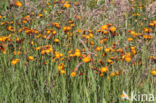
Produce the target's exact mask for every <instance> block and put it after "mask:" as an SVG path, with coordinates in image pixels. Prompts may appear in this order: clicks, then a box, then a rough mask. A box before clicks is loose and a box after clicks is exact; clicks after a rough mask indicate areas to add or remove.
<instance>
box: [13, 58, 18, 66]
mask: <svg viewBox="0 0 156 103" xmlns="http://www.w3.org/2000/svg"><path fill="white" fill-rule="evenodd" d="M18 62H19V59H13V60H11V65H15V64H16V63H18Z"/></svg>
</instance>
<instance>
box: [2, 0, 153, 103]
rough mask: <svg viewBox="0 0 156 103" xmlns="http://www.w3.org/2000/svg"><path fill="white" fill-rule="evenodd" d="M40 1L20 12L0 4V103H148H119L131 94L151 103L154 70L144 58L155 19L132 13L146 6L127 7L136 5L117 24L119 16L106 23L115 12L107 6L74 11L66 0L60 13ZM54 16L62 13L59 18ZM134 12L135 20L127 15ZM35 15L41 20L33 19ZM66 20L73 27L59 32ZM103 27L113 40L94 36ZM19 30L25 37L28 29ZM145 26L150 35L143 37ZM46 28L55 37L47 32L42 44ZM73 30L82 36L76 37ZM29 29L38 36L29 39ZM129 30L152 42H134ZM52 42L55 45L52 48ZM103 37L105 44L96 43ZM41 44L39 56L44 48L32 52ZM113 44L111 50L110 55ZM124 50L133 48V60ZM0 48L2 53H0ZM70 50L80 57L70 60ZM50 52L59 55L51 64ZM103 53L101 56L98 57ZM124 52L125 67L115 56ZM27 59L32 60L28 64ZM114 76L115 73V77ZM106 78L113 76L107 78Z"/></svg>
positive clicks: (150, 52) (85, 4)
mask: <svg viewBox="0 0 156 103" xmlns="http://www.w3.org/2000/svg"><path fill="white" fill-rule="evenodd" d="M41 1H42V0H33V1H32V2H31V3H30V5H28V7H25V6H24V2H23V1H22V3H23V6H22V7H16V6H13V7H12V8H10V9H7V8H8V6H9V2H8V1H7V0H6V1H0V8H1V10H0V15H1V16H2V17H1V18H0V23H4V22H5V21H8V22H9V23H6V24H4V25H2V24H1V26H0V103H148V101H142V102H140V101H129V100H123V99H122V98H121V97H120V96H121V94H122V92H123V91H125V92H126V93H127V94H128V95H129V96H130V95H131V92H135V93H136V94H137V93H139V94H153V95H154V96H155V101H152V102H151V103H155V102H156V91H155V87H156V76H154V75H152V74H151V71H152V70H154V69H156V62H155V61H156V60H155V59H152V58H150V56H155V57H156V28H155V27H154V26H153V27H152V26H149V23H151V22H152V20H156V17H155V16H152V15H150V16H149V13H147V12H145V8H144V7H142V9H138V8H137V7H138V6H139V5H141V4H147V1H146V0H144V1H140V2H135V1H139V0H135V1H134V2H133V3H134V4H136V6H134V8H133V11H130V12H127V13H126V15H125V18H126V20H125V21H124V22H123V23H121V22H119V21H118V18H119V17H114V18H115V19H116V21H115V22H113V20H112V19H113V18H111V19H110V18H109V15H111V14H114V13H115V10H114V9H115V7H116V6H115V5H113V4H111V7H110V8H109V9H108V10H107V11H105V6H104V1H103V0H101V1H100V2H97V1H96V0H95V1H92V0H89V1H86V2H85V1H84V2H83V1H81V2H80V4H79V5H78V6H74V3H75V2H76V0H69V2H70V3H71V5H70V7H69V8H63V4H60V3H58V4H54V3H53V1H49V2H48V3H49V4H46V3H45V2H43V3H41ZM151 1H152V0H151ZM133 3H132V2H131V4H133ZM58 11H62V13H61V14H59V13H58ZM95 11H96V12H95ZM96 13H97V14H96ZM137 13H140V14H141V15H140V16H134V15H133V14H135V15H136V14H137ZM39 14H42V15H43V16H42V17H40V18H39V17H38V15H39ZM27 15H29V16H30V18H29V19H28V20H26V21H27V23H22V21H23V20H24V18H23V17H25V16H27ZM116 15H117V14H116ZM76 16H81V19H77V17H76ZM69 20H72V21H73V24H74V25H75V26H74V27H72V29H71V30H69V34H68V33H66V32H64V31H63V27H65V26H70V24H69V23H68V21H69ZM11 22H13V23H11ZM54 22H58V23H60V28H57V27H55V26H52V23H54ZM18 23H20V24H18ZM108 23H111V24H112V26H115V27H116V31H115V33H117V34H118V35H117V36H113V35H114V34H113V33H112V32H110V30H107V31H108V34H106V35H104V34H102V33H101V32H100V33H99V32H97V30H100V29H101V26H102V25H106V24H108ZM141 24H142V25H141ZM9 26H12V27H13V28H14V31H13V32H12V31H9V30H8V27H9ZM23 27H27V28H29V30H30V31H31V32H30V33H27V30H28V29H23ZM146 27H148V28H150V29H151V30H152V31H151V32H149V33H147V32H144V31H143V30H144V28H146ZM20 29H21V30H22V31H21V32H19V30H20ZM47 29H53V31H54V30H55V31H56V32H57V33H56V35H55V36H54V35H53V34H52V32H51V34H52V36H51V38H50V39H49V40H47V39H46V38H47V36H48V35H50V34H47ZM78 29H81V30H82V32H81V33H78V32H77V30H78ZM109 29H110V28H109ZM34 30H38V31H39V33H36V34H35V33H34V32H32V31H34ZM89 30H91V31H92V32H89ZM130 30H133V31H135V32H136V33H141V34H143V35H151V36H152V39H145V38H143V35H141V36H137V37H134V36H132V35H131V34H130V32H129V31H130ZM71 33H72V34H73V35H72V36H70V34H71ZM89 33H92V34H93V37H90V38H89V39H87V38H83V37H82V36H83V35H85V36H88V35H89ZM9 35H10V37H8V38H7V39H6V40H5V41H2V40H1V37H2V36H5V37H6V36H9ZM39 35H41V37H39ZM45 35H46V37H45V38H44V36H45ZM37 36H38V37H37ZM17 38H19V39H20V40H19V41H18V40H17ZM55 38H57V39H59V40H60V42H59V43H56V42H55V41H54V39H55ZM104 38H107V39H108V41H106V42H104V43H101V41H102V40H104ZM128 38H133V41H132V42H129V41H128V40H127V39H128ZM80 39H81V40H82V41H81V40H80ZM32 41H33V43H32ZM91 41H93V42H94V44H93V45H91V44H90V42H91ZM82 42H83V43H82ZM45 45H51V46H52V52H50V53H45V54H43V55H42V54H41V53H42V51H43V50H45V47H44V48H42V50H38V51H37V50H36V48H37V47H39V46H40V47H43V46H45ZM113 45H115V48H114V50H115V51H113V50H112V49H113ZM96 47H101V50H100V51H96V50H95V49H96ZM130 47H135V50H136V54H134V55H133V53H132V51H131V49H130ZM3 48H4V49H5V52H6V53H4V52H3ZM106 48H111V50H112V51H111V50H110V51H109V52H108V53H107V52H105V49H106ZM119 48H120V49H123V52H121V53H119V52H116V51H117V49H119ZM75 49H79V50H80V52H81V54H82V55H81V56H79V57H77V56H73V57H72V56H70V54H69V51H70V50H72V53H71V54H74V52H75ZM84 49H85V51H84ZM14 51H21V54H14V53H13V52H14ZM56 51H57V52H59V53H62V54H63V56H62V57H61V56H60V57H59V58H57V59H56V60H55V61H54V58H56V53H55V52H56ZM90 53H92V54H90ZM103 53H105V54H106V55H105V56H102V54H103ZM126 53H131V61H130V62H126V61H125V59H124V58H123V57H122V56H121V55H123V56H124V55H125V56H126ZM88 54H90V58H91V61H89V62H88V63H83V64H81V65H80V66H79V68H78V70H77V71H76V74H77V75H76V76H75V77H72V76H71V73H72V72H74V69H75V67H76V66H77V65H78V64H79V63H82V62H83V58H84V55H85V56H87V55H88ZM94 54H96V55H94ZM28 56H32V57H34V59H33V60H28ZM111 57H116V59H112V61H113V64H111V63H108V61H107V60H108V59H110V58H111ZM13 59H19V62H18V63H17V64H15V65H12V63H11V61H12V60H13ZM100 61H101V62H100ZM60 63H63V64H64V67H63V70H64V71H66V74H62V73H61V71H60V70H58V66H59V64H60ZM106 66H108V71H107V72H106V73H103V75H102V73H101V68H102V67H106ZM116 72H119V75H117V74H116ZM112 73H115V75H114V76H112V75H111V74H112ZM80 74H82V75H80Z"/></svg>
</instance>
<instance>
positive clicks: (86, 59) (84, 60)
mask: <svg viewBox="0 0 156 103" xmlns="http://www.w3.org/2000/svg"><path fill="white" fill-rule="evenodd" d="M82 60H83V62H85V63H88V62H90V60H91V59H90V57H84V58H83V59H82Z"/></svg>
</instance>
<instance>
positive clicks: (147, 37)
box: [143, 35, 152, 39]
mask: <svg viewBox="0 0 156 103" xmlns="http://www.w3.org/2000/svg"><path fill="white" fill-rule="evenodd" d="M143 38H144V39H152V36H151V35H143Z"/></svg>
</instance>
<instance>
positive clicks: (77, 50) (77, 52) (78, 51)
mask: <svg viewBox="0 0 156 103" xmlns="http://www.w3.org/2000/svg"><path fill="white" fill-rule="evenodd" d="M74 55H75V56H77V57H79V56H80V55H81V52H80V50H79V49H76V50H75V53H74Z"/></svg>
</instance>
